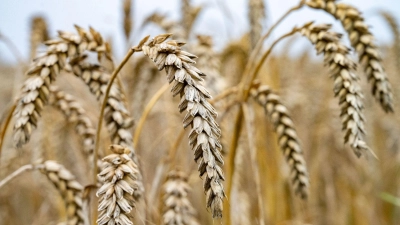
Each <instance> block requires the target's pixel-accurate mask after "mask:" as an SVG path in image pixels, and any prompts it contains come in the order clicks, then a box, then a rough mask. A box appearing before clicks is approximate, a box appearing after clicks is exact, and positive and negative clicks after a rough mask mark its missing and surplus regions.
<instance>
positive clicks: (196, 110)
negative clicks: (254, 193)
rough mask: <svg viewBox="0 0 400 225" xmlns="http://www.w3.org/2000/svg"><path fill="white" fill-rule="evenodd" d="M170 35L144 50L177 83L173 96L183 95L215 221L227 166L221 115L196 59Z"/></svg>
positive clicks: (187, 123) (181, 108)
mask: <svg viewBox="0 0 400 225" xmlns="http://www.w3.org/2000/svg"><path fill="white" fill-rule="evenodd" d="M169 36H170V34H163V35H159V36H156V37H154V38H153V39H152V40H151V41H149V42H148V43H147V44H145V45H143V46H142V50H143V53H144V54H145V55H147V56H148V57H149V58H150V59H151V60H153V62H155V64H156V65H157V67H158V69H159V70H162V69H165V71H166V73H167V80H168V82H169V83H173V86H172V90H171V91H172V93H173V96H176V95H178V94H179V96H180V97H181V101H180V104H179V111H180V112H183V111H184V110H186V111H187V114H186V116H185V118H184V120H183V126H184V128H186V127H188V126H191V127H192V129H191V131H190V134H189V143H190V146H191V148H192V150H193V152H194V159H195V161H196V162H197V163H198V164H199V166H198V170H199V172H200V176H203V175H206V176H205V179H204V190H205V192H206V195H207V197H206V199H207V200H206V201H207V207H208V208H211V211H212V215H213V217H214V218H219V217H222V201H223V198H224V196H225V194H224V189H223V186H222V183H221V182H222V181H223V180H224V176H223V172H222V169H221V167H220V166H219V164H223V159H222V155H221V153H220V151H221V149H222V146H221V144H220V141H219V137H220V136H221V130H220V128H219V125H218V124H217V122H216V121H215V117H216V116H217V112H216V111H215V109H214V108H213V107H212V105H211V104H210V103H209V102H208V100H207V99H209V98H211V96H210V94H209V93H208V91H207V90H206V88H205V87H204V86H203V85H202V84H201V83H200V82H201V81H202V80H203V78H202V77H201V76H204V74H203V73H202V72H201V71H200V70H199V69H197V68H196V67H194V66H193V64H194V63H195V61H193V58H196V56H195V55H193V54H191V53H188V52H186V51H183V50H181V48H180V46H182V45H183V43H181V42H177V41H173V40H172V41H165V40H166V39H167V38H168V37H169Z"/></svg>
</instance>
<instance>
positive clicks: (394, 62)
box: [0, 0, 400, 225]
mask: <svg viewBox="0 0 400 225" xmlns="http://www.w3.org/2000/svg"><path fill="white" fill-rule="evenodd" d="M188 2H189V5H190V7H189V8H190V10H191V11H190V10H189V11H190V12H191V13H192V14H190V16H189V17H185V15H186V14H185V12H184V11H185V10H184V7H183V3H188ZM254 2H258V3H259V4H260V5H258V7H255V8H256V9H254V6H253V10H256V11H257V9H258V11H257V12H256V13H259V14H258V17H256V19H257V20H258V21H257V22H255V23H254V22H251V21H252V19H254V18H253V17H254V15H255V14H254V11H252V12H253V13H250V12H251V11H250V6H251V4H252V3H254ZM260 2H261V3H260ZM340 2H341V3H345V4H350V5H352V6H354V7H355V8H357V9H358V10H359V11H360V12H361V13H362V15H363V16H364V17H365V21H364V22H365V23H366V24H368V26H369V28H370V31H371V32H372V34H373V36H374V38H375V43H376V46H377V49H378V50H379V51H380V54H381V55H380V58H381V59H382V62H381V63H382V65H383V67H384V68H385V71H386V73H387V76H388V78H389V80H390V81H391V83H392V89H393V90H392V91H393V94H394V105H395V108H394V111H395V112H394V113H389V114H386V113H385V112H384V111H383V110H382V109H381V108H380V106H379V104H378V103H377V102H376V101H375V100H374V96H373V95H372V94H371V88H370V86H369V85H368V80H367V79H366V76H365V74H364V72H363V69H362V68H361V66H359V68H358V69H357V74H358V76H360V77H361V81H360V82H361V86H362V91H363V93H364V104H365V111H364V114H365V117H366V122H365V124H366V131H367V132H366V140H367V142H368V144H369V146H371V148H372V149H373V150H374V152H375V153H376V154H377V156H378V158H379V160H377V159H375V158H373V157H372V156H369V157H362V158H360V159H359V158H357V157H356V156H355V155H354V153H353V152H352V150H351V149H350V147H349V146H348V145H345V144H344V143H343V136H344V135H343V132H342V130H341V119H340V117H339V114H340V107H339V105H338V99H337V98H335V97H334V94H333V91H332V89H333V81H332V80H331V78H330V77H329V71H328V68H326V66H325V65H324V63H323V57H322V56H321V55H317V54H316V52H315V49H314V47H313V46H312V45H311V44H310V43H309V41H308V40H306V38H304V37H302V36H301V35H299V34H296V35H294V36H292V37H290V38H287V39H286V40H284V41H282V42H281V43H279V44H278V45H277V46H276V48H275V49H274V51H273V54H271V55H270V57H269V58H268V60H267V61H266V62H265V63H264V65H263V67H262V69H261V71H260V73H259V76H258V81H259V82H261V83H262V84H266V85H269V86H270V87H271V88H272V89H273V90H274V92H275V93H277V94H278V95H279V96H280V97H281V99H282V102H283V104H284V105H285V106H286V107H287V108H288V111H289V112H290V115H291V116H292V119H293V121H294V123H295V127H296V130H297V133H298V136H299V139H300V140H301V146H302V149H303V152H304V157H305V160H306V162H307V168H308V172H309V177H310V183H311V185H310V194H309V198H308V199H307V200H302V199H300V198H299V197H298V196H296V195H295V194H294V193H293V190H292V185H291V177H290V174H291V173H290V168H289V167H288V165H287V163H286V161H285V157H284V156H283V154H282V152H281V149H280V148H279V146H278V141H277V139H278V137H277V135H276V134H275V132H274V127H273V124H272V123H271V121H269V119H268V117H267V116H266V115H265V113H264V110H263V108H262V107H260V106H259V105H257V104H256V103H255V101H253V100H250V101H249V104H250V106H251V108H252V111H253V112H254V116H255V121H256V122H255V124H254V130H255V131H256V134H255V137H253V139H254V140H251V141H254V144H255V146H256V147H257V154H256V156H257V158H256V160H254V158H253V159H252V158H251V157H250V154H249V151H250V149H249V146H248V143H249V140H248V137H247V135H246V131H245V129H244V128H243V129H242V131H241V132H239V138H238V144H237V152H236V158H235V160H234V162H233V165H234V168H235V173H233V175H232V177H230V178H229V179H232V190H231V195H230V196H229V198H228V199H225V201H226V202H229V205H228V207H229V208H230V211H229V212H230V213H226V212H225V213H226V214H224V216H225V215H230V216H225V217H224V218H223V219H222V220H221V221H219V220H213V219H212V217H211V214H210V212H209V210H207V209H206V207H205V205H206V203H205V197H204V191H203V187H202V185H203V184H202V182H203V181H202V179H201V178H199V176H198V172H197V168H196V167H197V166H196V164H195V162H194V161H193V155H192V154H193V153H192V152H191V151H190V150H189V145H188V143H187V138H186V137H187V136H188V130H186V131H183V128H182V119H183V117H184V115H182V114H179V113H178V110H177V105H178V104H179V99H177V98H172V96H171V94H170V93H169V88H168V89H165V88H164V89H165V90H167V91H166V92H165V93H161V95H160V97H159V98H158V99H157V101H156V103H155V104H154V105H153V107H152V108H151V110H150V111H147V112H146V113H148V114H146V113H144V112H145V111H146V106H149V105H151V104H150V103H151V101H152V100H154V98H155V96H157V95H158V94H160V91H162V90H164V89H163V88H162V87H163V85H165V83H166V79H165V73H164V72H162V73H160V72H158V71H157V68H156V67H155V66H154V65H153V64H152V63H151V61H150V60H148V59H147V58H144V57H142V56H141V55H142V54H141V53H140V54H139V53H138V54H135V55H134V56H133V57H132V58H131V60H129V62H128V63H127V65H126V66H125V67H124V68H123V70H122V72H121V75H120V79H121V83H120V85H121V86H122V87H123V88H122V89H123V90H124V91H123V97H124V98H123V99H124V101H125V104H126V108H127V109H128V111H129V113H130V116H132V118H133V119H134V120H135V121H136V124H137V123H138V121H140V120H142V119H143V117H144V115H145V118H146V119H145V120H144V121H145V123H144V124H143V126H142V127H141V128H140V129H139V130H138V128H137V125H135V126H134V127H132V128H130V129H129V131H130V132H131V134H132V136H134V137H135V140H136V141H135V145H136V150H137V152H138V156H139V159H140V162H141V170H142V171H143V176H144V185H145V189H146V191H147V192H146V194H145V197H144V199H145V200H146V201H140V202H138V206H137V207H136V208H137V209H136V211H135V213H134V214H135V224H162V222H161V221H162V216H163V212H164V210H163V202H162V201H163V198H162V196H163V188H162V187H163V186H162V185H163V183H164V182H165V179H166V174H167V173H168V172H169V170H170V169H171V168H172V169H181V170H183V171H184V172H185V173H186V175H187V176H188V177H189V178H188V184H189V186H190V187H191V192H190V193H189V195H188V196H189V199H190V201H191V202H192V205H193V207H194V209H195V210H196V211H197V213H196V216H195V217H196V219H197V220H198V221H199V223H200V224H229V225H230V224H262V223H261V222H260V221H264V224H279V225H289V224H293V225H297V224H299V225H300V224H328V225H329V224H334V225H336V224H337V225H342V224H349V225H353V224H355V225H356V224H357V225H358V224H361V225H363V224H368V225H375V224H382V225H385V224H393V225H397V224H400V140H399V139H400V117H399V116H398V113H399V112H400V101H399V99H400V47H399V46H400V33H399V24H400V16H399V15H400V1H393V0H380V1H375V0H352V1H350V0H343V1H340ZM298 3H299V1H296V0H281V1H277V0H264V1H256V0H232V1H227V0H226V1H225V0H191V1H179V0H176V1H172V0H148V1H135V0H132V1H129V0H126V1H110V0H86V1H79V0H57V1H50V0H18V1H12V0H1V1H0V9H1V13H0V21H1V22H0V116H1V117H0V124H1V126H0V128H2V129H3V128H4V124H5V121H6V117H7V115H8V113H9V112H10V110H9V109H10V108H11V106H12V104H13V103H14V101H15V100H16V99H17V98H18V96H19V95H20V93H21V87H22V85H23V82H24V80H26V79H27V77H28V76H27V75H26V71H27V70H28V68H29V65H30V62H31V61H32V60H33V59H34V58H35V57H36V56H38V55H40V54H43V53H44V52H45V51H46V46H45V45H43V44H41V43H42V42H43V41H46V40H50V39H57V37H58V33H57V31H67V32H73V33H76V30H75V28H74V24H76V25H79V26H80V27H82V28H84V29H88V28H89V26H90V27H93V28H94V29H95V30H96V31H98V32H99V33H100V34H101V35H102V37H103V39H104V40H105V41H107V42H108V43H110V46H111V50H112V55H113V60H114V62H111V63H110V62H108V61H107V62H103V61H99V62H96V63H98V64H101V66H102V68H103V67H104V70H105V71H108V73H110V71H111V70H112V69H110V68H113V66H115V65H112V64H113V63H114V64H118V63H119V62H120V60H121V59H122V58H123V56H124V55H125V53H126V52H127V50H128V48H129V47H130V46H133V45H136V44H137V43H138V42H139V41H140V40H141V39H142V38H143V37H144V36H146V35H151V36H154V35H157V34H161V33H166V32H171V33H174V36H173V38H176V39H178V40H184V41H185V42H187V45H186V46H185V47H184V48H187V49H188V51H189V52H191V53H194V54H196V55H198V56H199V58H198V59H197V64H196V66H197V67H198V68H199V69H200V70H202V71H204V72H205V73H206V74H207V78H206V87H207V88H208V89H209V90H210V92H211V94H212V95H213V96H219V95H220V94H221V93H224V91H226V90H228V89H229V87H233V86H235V85H237V84H238V83H239V81H240V80H241V79H242V75H243V71H244V68H245V65H246V63H247V62H248V59H249V54H250V52H251V51H252V49H253V48H254V42H252V38H253V36H254V34H253V33H252V32H253V30H256V31H257V32H258V36H257V35H255V36H256V38H257V37H258V38H259V36H260V35H261V34H263V33H265V32H266V31H267V30H268V28H270V27H271V26H272V25H273V24H274V23H275V22H276V21H277V20H278V19H279V18H280V17H281V16H282V15H283V14H284V13H285V12H287V11H288V10H289V9H290V8H291V7H293V6H295V5H297V4H298ZM127 5H128V6H129V7H130V12H129V13H127V11H126V8H127ZM186 16H187V15H186ZM183 18H191V20H192V21H191V22H192V23H191V25H190V28H191V29H186V30H185V28H184V27H185V26H186V25H185V23H184V22H185V20H184V19H183ZM126 21H130V22H128V23H126ZM309 21H315V22H316V23H317V24H320V23H329V24H332V25H333V27H332V30H334V31H335V32H338V33H341V34H343V37H342V41H343V42H344V43H345V44H346V45H347V46H350V41H349V36H348V34H347V33H346V31H345V29H343V27H342V25H341V23H340V22H339V21H336V20H335V19H334V18H333V17H332V16H331V15H329V14H328V13H326V12H324V11H323V10H316V9H312V8H310V7H303V8H302V9H300V10H297V11H295V12H294V13H292V14H291V15H290V16H289V17H288V18H286V19H285V20H284V21H283V22H282V24H280V25H279V26H278V27H277V28H276V29H275V30H274V32H273V33H272V35H271V36H270V37H269V38H268V40H267V41H266V42H265V44H264V48H263V49H266V48H267V47H268V46H270V44H271V43H272V42H273V41H274V40H276V39H277V38H278V37H279V36H281V35H282V34H284V33H286V32H288V31H290V30H291V29H292V28H293V27H294V26H302V25H303V24H305V23H306V22H309ZM126 24H130V25H128V28H127V27H126ZM257 29H258V30H257ZM250 31H251V32H250ZM95 58H96V57H93V55H90V54H89V60H88V61H89V62H90V63H92V62H94V61H96V59H95ZM351 58H352V59H354V60H355V61H358V56H357V54H356V53H355V51H354V50H352V51H351ZM55 85H57V86H58V88H59V89H60V90H62V91H64V92H65V93H69V94H71V95H72V96H73V97H74V99H76V100H77V102H79V103H80V105H81V106H82V107H83V108H84V110H85V113H86V115H87V116H88V118H90V120H91V121H92V123H93V124H95V125H94V127H97V124H96V122H97V120H98V114H99V109H100V106H99V105H100V103H99V102H98V101H97V100H96V97H95V96H94V95H93V94H92V93H91V92H90V91H89V88H88V86H90V85H91V84H89V83H88V82H87V84H85V83H84V82H82V81H81V79H77V78H76V76H74V75H71V72H68V71H63V72H62V75H60V76H59V77H58V78H57V80H56V81H55ZM96 85H97V84H93V86H96ZM91 88H92V87H91ZM234 103H235V96H228V97H226V98H224V99H223V100H221V101H220V102H218V103H215V107H216V109H217V111H218V113H219V119H218V122H219V123H220V124H221V127H222V131H223V135H222V144H223V146H224V149H223V155H224V157H225V159H226V160H228V158H229V157H230V154H231V153H232V152H230V151H229V149H230V147H231V146H230V144H231V142H232V138H233V137H234V134H233V129H234V128H235V127H237V126H239V125H240V124H237V123H236V122H235V117H236V114H237V112H238V108H237V107H236V106H237V105H235V104H234ZM59 111H60V110H57V109H55V108H54V107H47V106H46V107H45V109H44V111H43V113H42V115H41V119H40V122H39V123H38V126H37V128H36V129H35V130H34V131H33V134H32V138H31V141H30V143H29V144H27V145H26V146H24V147H23V148H22V149H16V148H15V147H14V145H13V136H12V126H13V125H14V122H15V121H13V120H11V123H10V125H9V128H8V129H7V130H8V131H7V132H6V133H3V134H4V139H3V140H4V141H3V143H2V151H1V158H0V180H2V179H4V177H6V176H7V175H8V174H10V173H12V172H13V171H15V170H16V169H18V168H19V167H21V166H23V165H25V164H28V163H33V162H41V161H43V160H48V159H51V160H56V161H58V162H60V163H62V164H63V165H64V166H65V167H66V168H67V169H69V170H71V172H72V173H73V174H75V176H76V178H77V180H78V181H79V182H80V183H81V184H82V185H83V186H86V185H90V184H91V183H90V182H89V180H90V177H91V171H90V166H89V164H88V162H87V160H86V158H85V156H84V155H83V154H82V143H81V136H80V135H78V134H77V133H76V131H75V129H76V127H75V123H76V120H75V119H74V118H73V119H70V118H67V117H64V116H63V114H62V113H60V112H59ZM242 126H243V127H245V125H244V124H242ZM103 127H104V125H103ZM105 130H106V128H104V130H103V131H102V132H104V133H102V137H103V139H104V140H102V141H101V149H103V150H102V151H103V152H106V150H105V149H107V146H108V144H110V140H108V139H107V138H106V137H107V133H106V131H105ZM174 148H175V150H174V151H173V152H175V155H174V157H173V158H174V160H172V161H171V162H168V165H165V164H167V163H166V161H167V160H166V157H167V155H168V154H169V153H170V152H171V149H174ZM226 167H227V166H226V164H225V167H224V170H226V169H227V168H226ZM255 174H258V176H257V175H255ZM256 177H257V178H256ZM225 183H227V182H225ZM256 187H257V188H258V191H255V190H256ZM149 196H150V197H149ZM149 199H151V200H153V201H150V202H147V201H148V200H149ZM224 206H225V207H227V205H224ZM67 214H68V212H67V210H66V209H65V206H64V204H63V199H62V197H61V196H60V195H59V193H58V192H57V189H56V188H54V187H53V185H52V184H51V183H50V182H48V181H47V180H46V179H45V178H44V177H43V175H42V174H40V173H39V172H32V173H24V174H23V175H21V176H19V177H17V178H16V179H15V180H13V181H12V182H10V183H8V184H7V186H5V187H2V189H1V190H0V224H4V225H5V224H21V225H24V224H37V225H39V224H60V222H63V221H65V220H66V215H67ZM226 217H229V219H227V218H226Z"/></svg>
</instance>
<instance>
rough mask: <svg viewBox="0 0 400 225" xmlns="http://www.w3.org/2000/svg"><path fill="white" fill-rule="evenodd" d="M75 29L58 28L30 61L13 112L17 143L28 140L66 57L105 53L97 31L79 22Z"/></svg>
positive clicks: (15, 142)
mask: <svg viewBox="0 0 400 225" xmlns="http://www.w3.org/2000/svg"><path fill="white" fill-rule="evenodd" d="M76 29H77V31H78V34H72V33H66V32H61V31H60V32H59V37H60V39H59V40H50V41H47V42H46V43H45V44H46V45H47V46H48V47H47V51H46V53H45V54H44V55H43V56H40V57H38V58H36V59H35V60H34V61H33V62H32V64H31V66H30V69H29V70H28V72H27V74H28V75H29V78H28V79H27V80H26V81H25V83H24V85H23V87H22V93H21V95H20V97H19V100H18V103H17V107H16V110H15V115H14V118H15V124H14V134H13V136H14V137H13V139H14V144H15V145H16V146H17V147H21V146H22V145H24V144H26V143H27V142H28V141H29V139H30V136H31V133H32V130H33V129H34V128H35V127H36V125H37V122H38V119H39V117H40V114H41V111H42V109H43V106H44V104H46V103H47V101H48V98H49V88H50V85H51V84H52V83H53V82H54V81H55V79H56V77H57V76H58V75H59V73H60V71H61V70H62V69H65V66H66V63H67V58H74V57H77V56H78V55H79V54H82V53H83V52H84V51H95V52H97V54H98V57H99V58H100V57H101V56H102V55H103V54H105V55H106V56H108V51H107V47H106V45H105V43H104V42H103V40H102V38H101V36H100V35H99V34H98V33H97V32H96V31H94V30H93V29H90V32H86V31H85V30H83V29H82V28H80V27H78V26H76Z"/></svg>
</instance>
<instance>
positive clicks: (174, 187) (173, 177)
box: [162, 171, 199, 225]
mask: <svg viewBox="0 0 400 225" xmlns="http://www.w3.org/2000/svg"><path fill="white" fill-rule="evenodd" d="M163 189H164V196H163V203H164V212H163V218H162V224H164V225H178V224H180V225H198V224H199V223H198V222H197V220H196V218H195V214H196V210H195V209H194V208H193V206H192V204H191V203H190V201H189V199H188V193H189V191H190V187H189V184H188V183H187V176H186V175H185V174H184V173H183V172H181V171H171V172H169V174H168V176H167V181H166V182H165V184H164V188H163Z"/></svg>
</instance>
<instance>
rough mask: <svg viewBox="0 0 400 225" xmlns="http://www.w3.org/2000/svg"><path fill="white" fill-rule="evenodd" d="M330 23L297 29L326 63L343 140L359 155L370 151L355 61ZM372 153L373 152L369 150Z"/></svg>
mask: <svg viewBox="0 0 400 225" xmlns="http://www.w3.org/2000/svg"><path fill="white" fill-rule="evenodd" d="M330 27H331V26H330V25H326V24H322V25H313V24H312V23H308V24H306V25H305V26H304V27H303V28H301V33H302V35H303V36H305V37H307V38H308V39H309V40H310V42H311V43H312V44H313V45H314V46H315V49H316V50H317V52H318V53H323V54H324V61H325V63H326V64H327V65H328V66H329V70H330V72H331V74H332V75H331V76H332V78H333V79H334V93H335V96H337V97H338V98H339V106H340V108H341V113H340V117H341V119H342V129H343V130H344V131H345V137H344V142H345V143H347V142H349V143H350V146H351V148H352V149H353V151H354V153H355V154H356V155H357V156H358V157H360V156H361V155H362V154H364V153H365V152H366V151H371V150H370V149H369V147H368V146H367V144H366V142H365V141H364V138H363V135H364V134H365V130H364V115H363V113H362V110H363V108H364V106H363V103H362V93H361V89H360V86H359V77H358V76H357V75H356V74H355V73H354V70H355V68H356V64H355V63H354V62H353V61H352V60H351V59H350V57H349V51H350V50H349V49H348V48H347V47H346V46H345V45H343V44H342V43H340V37H341V35H340V34H338V33H334V32H331V31H329V28H330ZM371 153H372V154H373V152H372V151H371Z"/></svg>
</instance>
